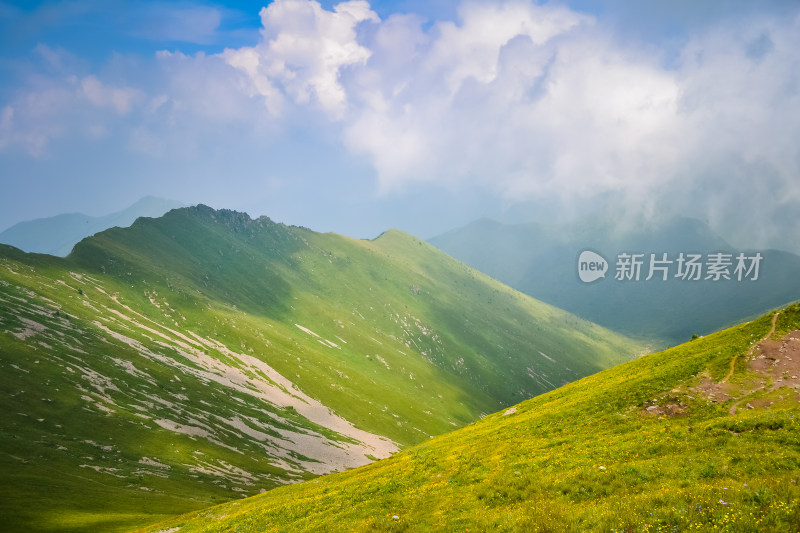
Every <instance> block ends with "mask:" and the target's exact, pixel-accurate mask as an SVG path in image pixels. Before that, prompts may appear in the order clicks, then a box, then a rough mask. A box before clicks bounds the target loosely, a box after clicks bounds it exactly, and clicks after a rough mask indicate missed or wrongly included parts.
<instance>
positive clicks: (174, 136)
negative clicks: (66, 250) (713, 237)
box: [0, 0, 800, 251]
mask: <svg viewBox="0 0 800 533" xmlns="http://www.w3.org/2000/svg"><path fill="white" fill-rule="evenodd" d="M798 50H800V7H799V6H798V3H797V2H794V1H785V2H782V1H777V0H775V1H771V2H765V1H756V0H738V1H726V2H722V1H718V2H713V1H708V2H693V1H688V0H671V1H667V0H655V1H652V2H627V1H621V0H575V1H564V2H549V3H537V2H533V1H528V0H513V1H502V0H496V1H495V0H482V1H481V0H479V1H471V2H470V1H467V2H458V1H449V0H428V1H423V0H397V1H385V0H384V1H374V2H365V1H349V2H335V1H327V0H326V1H323V2H321V3H318V2H311V1H308V0H275V1H273V2H250V1H244V2H211V1H203V2H200V1H191V0H187V1H181V2H147V1H144V2H137V1H132V0H130V1H129V0H120V1H116V2H106V1H100V0H71V1H44V2H18V3H15V2H3V1H1V0H0V184H1V185H2V195H0V230H2V229H4V228H6V227H9V226H11V225H12V224H14V223H16V222H19V221H21V220H28V219H32V218H38V217H43V216H51V215H55V214H59V213H65V212H84V213H87V214H90V215H102V214H107V213H110V212H112V211H116V210H119V209H122V208H124V207H126V206H128V205H130V204H132V203H133V202H135V201H136V200H137V199H139V198H141V197H142V196H145V195H155V196H161V197H166V198H171V199H175V200H178V201H181V202H184V203H186V204H194V203H206V204H209V205H212V206H214V207H218V208H223V207H224V208H232V209H238V210H244V211H247V212H248V213H250V214H251V215H253V216H258V215H268V216H270V217H271V218H273V219H275V220H278V221H282V222H286V223H290V224H299V225H304V226H308V227H311V228H313V229H315V230H319V231H336V232H340V233H344V234H348V235H351V236H355V237H374V236H375V235H377V234H379V233H380V232H381V231H383V230H385V229H387V228H390V227H397V228H401V229H404V230H406V231H410V232H412V233H415V234H417V235H419V236H421V237H430V236H433V235H435V234H437V233H440V232H443V231H446V230H447V229H450V228H452V227H455V226H458V225H462V224H465V223H467V222H469V221H471V220H473V219H476V218H479V217H482V216H489V217H493V218H498V219H502V220H508V221H523V220H535V221H554V220H569V219H571V218H574V217H579V216H581V215H582V214H584V213H587V212H591V211H593V210H613V211H614V212H618V213H619V218H620V219H621V220H629V221H641V220H649V219H658V218H659V217H664V216H676V215H684V216H693V217H697V218H700V219H702V220H706V221H708V223H709V224H711V225H712V227H713V228H714V229H716V230H717V231H719V232H720V233H722V234H723V236H725V237H726V238H728V239H729V240H731V241H733V243H734V244H737V245H740V246H776V247H781V248H787V249H792V250H796V251H800V231H798V229H799V228H798V225H797V222H796V221H797V220H798V219H800V218H799V217H798V215H799V214H800V213H798V210H799V206H800V179H799V178H800V143H798V142H797V140H798V139H800V52H798Z"/></svg>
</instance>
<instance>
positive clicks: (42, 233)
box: [0, 196, 181, 257]
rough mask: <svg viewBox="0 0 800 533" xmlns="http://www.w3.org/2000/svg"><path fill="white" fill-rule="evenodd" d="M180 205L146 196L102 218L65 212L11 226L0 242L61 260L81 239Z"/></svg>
mask: <svg viewBox="0 0 800 533" xmlns="http://www.w3.org/2000/svg"><path fill="white" fill-rule="evenodd" d="M180 206H181V204H180V203H179V202H175V201H172V200H164V199H163V198H155V197H153V196H146V197H144V198H142V199H141V200H139V201H138V202H136V203H135V204H133V205H132V206H130V207H128V208H126V209H123V210H122V211H118V212H116V213H111V214H110V215H105V216H102V217H91V216H89V215H84V214H82V213H68V214H63V215H56V216H54V217H47V218H39V219H36V220H29V221H26V222H20V223H18V224H15V225H13V226H11V227H10V228H8V229H6V230H4V231H3V232H2V233H0V243H5V244H9V245H11V246H14V247H16V248H19V249H20V250H25V251H26V252H35V253H40V254H50V255H57V256H60V257H65V256H66V255H68V254H69V253H70V252H71V251H72V247H73V246H75V244H77V243H78V242H79V241H80V240H81V239H83V238H84V237H88V236H90V235H94V234H95V233H97V232H100V231H103V230H105V229H108V228H113V227H114V226H119V227H127V226H130V225H131V224H133V222H134V221H135V220H136V219H137V218H139V217H159V216H161V215H163V214H164V213H166V212H167V211H169V210H170V209H174V208H176V207H180Z"/></svg>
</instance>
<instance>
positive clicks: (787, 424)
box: [141, 305, 800, 533]
mask: <svg viewBox="0 0 800 533" xmlns="http://www.w3.org/2000/svg"><path fill="white" fill-rule="evenodd" d="M798 369H800V306H798V305H794V306H790V307H788V308H786V309H783V310H781V311H780V312H777V313H771V314H769V315H766V316H764V317H761V318H759V319H757V320H754V321H752V322H748V323H744V324H740V325H738V326H735V327H733V328H730V329H727V330H724V331H721V332H718V333H715V334H713V335H709V336H707V337H705V338H699V339H696V340H693V341H691V342H688V343H685V344H683V345H680V346H678V347H675V348H671V349H668V350H665V351H663V352H659V353H655V354H650V355H646V356H643V357H641V358H637V359H635V360H633V361H631V362H628V363H623V364H620V365H618V366H616V367H613V368H610V369H608V370H604V371H602V372H599V373H597V374H594V375H592V376H588V377H586V378H583V379H581V380H579V381H576V382H574V383H570V384H568V385H565V386H563V387H560V388H558V389H556V390H554V391H551V392H548V393H545V394H542V395H540V396H537V397H535V398H533V399H530V400H527V401H524V402H522V403H520V404H519V405H516V406H514V407H512V408H509V409H506V410H501V411H499V412H497V413H495V414H492V415H489V416H487V417H485V418H483V419H482V420H480V421H477V422H475V423H473V424H470V425H469V426H467V427H465V428H462V429H458V430H455V431H453V432H451V433H448V434H446V435H442V436H439V437H436V438H434V439H432V440H430V441H428V442H424V443H421V444H418V445H416V446H414V447H411V448H408V449H406V450H404V451H402V452H400V453H398V454H395V455H393V456H392V457H390V458H388V459H384V460H381V461H378V462H376V463H373V464H371V465H368V466H365V467H361V468H358V469H355V470H350V471H347V472H342V473H338V474H332V475H330V476H325V477H322V478H319V479H316V480H313V481H310V482H304V483H301V484H298V485H292V486H288V487H281V488H278V489H275V490H273V491H270V492H268V493H266V494H262V495H259V496H255V497H252V498H248V499H245V500H242V501H237V502H231V503H228V504H224V505H221V506H216V507H211V508H208V509H205V510H202V511H198V512H195V513H192V514H189V515H186V516H183V517H179V518H177V519H174V520H171V521H167V522H164V523H160V524H157V525H155V526H151V527H149V528H145V529H143V530H141V531H142V533H155V532H165V531H169V532H180V533H198V532H228V531H259V532H284V531H287V532H288V531H291V532H303V531H334V532H336V531H502V532H526V533H528V532H531V533H533V532H545V531H559V532H573V531H574V532H584V531H608V532H622V531H624V532H657V531H728V532H752V531H760V532H797V531H800V488H798V483H799V482H800V417H799V416H798V415H800V394H799V393H798V389H800V378H798V374H800V372H798Z"/></svg>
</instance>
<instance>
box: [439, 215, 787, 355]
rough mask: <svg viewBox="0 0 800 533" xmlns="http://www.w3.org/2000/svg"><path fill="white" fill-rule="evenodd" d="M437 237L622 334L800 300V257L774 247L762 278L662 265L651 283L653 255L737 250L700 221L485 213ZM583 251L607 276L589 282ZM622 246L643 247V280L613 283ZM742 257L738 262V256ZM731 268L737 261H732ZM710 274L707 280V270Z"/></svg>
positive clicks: (718, 320) (727, 319)
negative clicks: (691, 272) (548, 220)
mask: <svg viewBox="0 0 800 533" xmlns="http://www.w3.org/2000/svg"><path fill="white" fill-rule="evenodd" d="M430 242H431V244H433V245H434V246H436V247H437V248H439V249H440V250H443V251H445V252H446V253H448V254H450V255H452V256H453V257H455V258H457V259H460V260H461V261H464V262H465V263H466V264H468V265H470V266H472V267H473V268H476V269H477V270H480V271H481V272H485V273H487V274H489V275H490V276H492V277H494V278H496V279H498V280H500V281H502V282H504V283H507V284H508V285H510V286H511V287H514V288H516V289H517V290H519V291H522V292H524V293H526V294H528V295H530V296H533V297H534V298H536V299H539V300H542V301H545V302H547V303H550V304H552V305H554V306H556V307H559V308H561V309H565V310H567V311H569V312H571V313H575V314H576V315H578V316H581V317H583V318H585V319H587V320H590V321H592V322H595V323H597V324H601V325H603V326H605V327H607V328H610V329H613V330H615V331H620V332H622V333H624V334H626V335H631V336H634V337H637V338H640V339H646V340H647V341H648V342H653V343H654V344H656V345H663V346H666V345H675V344H679V343H681V342H684V341H686V340H688V339H689V338H691V336H692V334H693V333H697V334H700V335H705V334H708V333H711V332H714V331H717V330H719V329H721V328H724V327H728V326H731V325H733V324H736V323H738V322H740V321H742V320H745V319H748V318H751V317H753V316H758V315H760V314H762V313H764V312H766V311H768V310H769V309H772V308H774V307H776V306H780V305H786V304H787V303H789V302H792V301H795V300H798V299H800V280H798V278H797V272H798V271H800V257H798V256H796V255H793V254H790V253H787V252H780V251H775V250H762V251H760V253H761V255H762V257H763V259H762V260H761V262H760V269H759V277H758V279H757V280H755V281H752V280H749V279H746V280H743V281H737V280H736V278H735V276H733V277H732V279H730V280H725V279H721V280H719V281H713V279H712V280H705V279H701V280H699V281H694V280H691V281H689V280H683V279H679V278H676V277H675V274H676V273H677V264H676V263H674V262H673V263H672V264H671V265H670V266H671V270H670V272H669V276H668V279H667V280H666V281H664V280H662V278H661V276H660V274H661V273H660V272H657V273H656V276H654V277H653V279H651V280H649V281H646V280H645V278H646V277H647V276H648V271H647V265H648V264H649V258H650V254H656V257H658V258H661V257H662V255H663V254H664V253H666V254H668V258H670V259H671V260H673V261H675V260H676V259H677V257H678V255H679V254H680V253H687V254H689V253H695V254H700V255H702V257H703V261H705V260H706V259H707V255H708V254H713V253H717V252H725V253H730V254H731V255H732V257H734V258H735V257H736V255H737V254H738V253H739V252H746V253H747V255H748V256H751V255H753V254H754V252H752V251H746V250H735V249H733V248H732V247H731V246H730V245H729V244H728V243H726V242H725V241H724V240H722V239H721V238H720V237H719V236H717V235H715V234H714V233H713V232H712V231H711V230H710V229H709V228H708V226H706V225H705V224H704V223H702V222H700V221H698V220H694V219H685V218H684V219H673V220H670V221H668V222H665V223H663V224H661V225H658V226H655V227H649V226H642V227H637V228H634V229H620V228H617V227H616V226H615V223H614V221H613V220H606V219H603V218H599V219H592V220H589V221H584V222H582V223H580V224H575V225H571V226H566V225H559V226H544V225H540V224H516V225H505V224H501V223H499V222H494V221H491V220H485V219H484V220H478V221H476V222H474V223H472V224H469V225H467V226H464V227H463V228H458V229H455V230H452V231H450V232H448V233H446V234H443V235H440V236H438V237H435V238H433V239H430ZM586 249H590V250H593V251H596V252H599V253H601V254H602V256H603V257H604V258H605V259H606V260H607V261H608V269H609V270H608V272H607V273H606V276H605V279H600V280H597V281H595V282H594V283H589V284H587V283H582V282H581V281H580V280H579V278H578V275H577V260H578V255H579V254H580V253H581V252H582V251H583V250H586ZM621 253H628V254H633V253H641V254H644V258H643V260H644V262H645V264H644V267H643V269H642V273H641V278H640V281H629V280H626V281H620V280H616V279H614V278H615V274H616V262H617V261H616V259H617V256H618V255H619V254H621ZM733 262H734V263H735V260H733ZM731 270H733V267H731ZM706 274H707V273H706V272H705V271H704V272H703V277H705V276H706Z"/></svg>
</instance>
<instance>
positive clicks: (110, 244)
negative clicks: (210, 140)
mask: <svg viewBox="0 0 800 533" xmlns="http://www.w3.org/2000/svg"><path fill="white" fill-rule="evenodd" d="M0 304H1V305H0V392H2V398H3V400H2V402H3V403H2V405H1V406H0V407H2V412H3V415H2V417H3V423H2V425H1V426H0V468H2V471H3V477H2V479H0V513H2V515H3V517H4V520H3V522H2V524H0V529H3V530H9V531H19V530H28V531H100V530H101V531H114V530H124V529H126V528H130V527H134V526H136V525H140V524H145V523H150V522H152V521H155V520H158V519H159V518H160V517H167V516H170V515H175V514H178V513H181V512H186V511H188V510H192V509H198V508H201V507H206V506H208V505H210V504H213V503H218V502H222V501H226V500H230V499H233V498H239V497H241V496H243V495H252V494H256V493H258V492H259V491H262V490H267V489H271V488H274V487H276V486H279V485H282V484H285V483H292V482H297V481H301V480H304V479H310V478H313V477H315V476H316V475H319V474H326V473H330V472H333V471H337V470H344V469H347V468H351V467H354V466H359V465H364V464H366V463H369V462H370V461H373V460H374V459H376V458H381V457H386V456H388V455H389V454H390V453H392V452H394V451H396V450H397V449H399V448H402V447H406V446H408V445H411V444H415V443H419V442H422V441H426V440H428V439H429V438H430V437H431V436H433V435H438V434H442V433H445V432H447V431H450V430H452V429H455V428H458V427H461V426H464V425H465V424H468V423H470V422H473V421H475V420H476V419H478V418H479V417H480V416H482V415H484V414H486V413H490V412H494V411H496V410H498V409H501V408H503V407H505V406H508V405H511V404H513V403H517V402H518V401H520V400H522V399H526V398H529V397H531V396H533V395H535V394H539V393H541V392H545V391H547V390H550V389H553V388H555V387H557V386H559V385H562V384H564V383H566V382H569V381H573V380H575V379H578V378H580V377H582V376H584V375H587V374H589V373H592V372H596V371H598V370H600V369H602V368H607V367H609V366H611V365H613V364H616V363H618V362H621V361H622V360H625V359H629V358H630V357H631V356H632V355H633V354H634V353H636V352H637V351H640V350H641V348H640V347H639V346H638V345H637V344H636V343H634V342H632V341H630V340H628V339H626V338H624V337H621V336H619V335H617V334H614V333H611V332H609V331H607V330H604V329H603V328H600V327H598V326H595V325H593V324H590V323H588V322H585V321H583V320H580V319H578V318H576V317H574V316H572V315H569V314H567V313H565V312H563V311H559V310H557V309H555V308H553V307H550V306H548V305H546V304H542V303H540V302H536V301H534V300H532V299H531V298H529V297H527V296H524V295H522V294H520V293H518V292H516V291H513V290H511V289H509V288H508V287H506V286H504V285H502V284H500V283H498V282H496V281H494V280H492V279H490V278H488V277H487V276H485V275H483V274H480V273H478V272H476V271H474V270H472V269H470V268H468V267H466V266H464V265H463V264H461V263H459V262H457V261H455V260H454V259H452V258H450V257H448V256H446V255H445V254H443V253H441V252H439V251H437V250H436V249H435V248H433V247H432V246H430V245H428V244H426V243H424V242H422V241H420V240H418V239H416V238H414V237H412V236H410V235H407V234H403V233H401V232H397V231H390V232H387V233H385V234H384V235H382V236H381V237H379V238H378V239H376V240H374V241H359V240H353V239H349V238H346V237H342V236H339V235H323V234H317V233H314V232H312V231H310V230H307V229H303V228H296V227H286V226H284V225H281V224H275V223H273V222H272V221H270V220H269V219H267V218H260V219H257V220H251V219H250V218H249V217H248V216H247V215H244V214H241V213H235V212H232V211H214V210H212V209H210V208H207V207H204V206H199V207H196V208H188V209H179V210H175V211H172V212H170V213H168V214H167V215H165V216H164V217H162V218H159V219H139V221H137V222H136V223H135V224H134V225H133V226H132V227H131V228H126V229H119V228H115V229H111V230H108V231H105V232H103V233H100V234H98V235H96V236H94V237H92V238H89V239H86V240H84V241H82V242H81V243H79V244H78V245H77V246H76V247H75V249H74V251H73V253H72V254H71V255H70V256H69V257H67V258H66V259H61V258H55V257H50V256H42V255H33V254H24V253H22V252H20V251H18V250H16V249H13V248H10V247H1V248H0Z"/></svg>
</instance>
